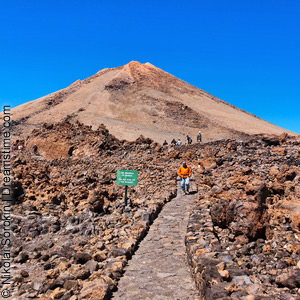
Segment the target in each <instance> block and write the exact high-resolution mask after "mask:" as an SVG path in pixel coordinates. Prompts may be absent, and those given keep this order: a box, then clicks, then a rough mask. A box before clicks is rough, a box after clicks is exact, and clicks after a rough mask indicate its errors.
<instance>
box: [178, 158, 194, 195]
mask: <svg viewBox="0 0 300 300" xmlns="http://www.w3.org/2000/svg"><path fill="white" fill-rule="evenodd" d="M178 175H179V176H180V178H181V182H180V183H181V189H182V191H183V192H184V193H185V194H189V189H190V177H191V175H192V169H191V168H190V167H188V166H187V164H186V162H185V161H184V162H183V163H182V166H180V167H179V169H178ZM185 188H186V189H185Z"/></svg>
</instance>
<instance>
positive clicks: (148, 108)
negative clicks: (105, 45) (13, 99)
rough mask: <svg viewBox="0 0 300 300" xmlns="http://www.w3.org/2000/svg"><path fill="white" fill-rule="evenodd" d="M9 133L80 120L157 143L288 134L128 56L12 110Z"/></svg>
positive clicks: (125, 136)
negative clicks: (128, 59) (199, 135)
mask: <svg viewBox="0 0 300 300" xmlns="http://www.w3.org/2000/svg"><path fill="white" fill-rule="evenodd" d="M12 118H13V120H14V129H15V136H23V137H25V136H27V135H28V134H29V133H30V132H31V130H32V129H34V128H38V127H40V126H41V125H42V124H43V123H53V122H59V121H62V120H69V121H70V122H75V121H77V120H78V121H80V122H81V123H84V124H86V125H91V126H92V128H93V129H96V128H97V127H98V126H99V125H100V124H104V125H105V126H106V127H107V128H108V129H109V131H110V132H111V133H112V134H113V135H115V136H116V137H117V138H119V139H127V140H134V139H136V138H137V137H139V136H140V135H144V136H146V137H150V138H152V139H154V140H155V141H158V142H162V141H164V140H165V139H166V140H168V141H170V140H171V139H172V138H175V139H178V138H181V139H184V140H185V136H186V135H187V134H188V135H190V136H192V137H193V138H194V140H195V137H196V134H197V133H198V131H199V130H201V132H202V135H203V137H204V141H209V140H218V139H222V138H235V137H239V136H242V135H245V134H258V133H265V134H281V133H284V132H285V133H288V134H292V135H294V133H292V132H289V131H287V130H285V129H282V128H280V127H278V126H275V125H273V124H271V123H269V122H267V121H264V120H262V119H260V118H258V117H256V116H254V115H253V114H250V113H248V112H246V111H243V110H241V109H239V108H237V107H234V106H233V105H231V104H229V103H226V102H225V101H222V100H220V99H218V98H216V97H214V96H212V95H210V94H209V93H207V92H205V91H203V90H201V89H199V88H196V87H194V86H192V85H190V84H188V83H186V82H184V81H182V80H180V79H178V78H176V77H174V76H172V75H170V74H169V73H167V72H164V71H163V70H161V69H159V68H157V67H155V66H153V65H152V64H150V63H145V64H141V63H139V62H135V61H132V62H130V63H129V64H127V65H125V66H122V67H118V68H111V69H103V70H101V71H99V72H98V73H97V74H95V75H94V76H92V77H89V78H87V79H85V80H82V81H81V80H78V81H76V82H74V83H73V84H71V85H70V86H69V87H67V88H65V89H62V90H60V91H57V92H55V93H52V94H50V95H47V96H44V97H42V98H39V99H37V100H34V101H31V102H28V103H25V104H22V105H20V106H18V107H16V108H14V109H12Z"/></svg>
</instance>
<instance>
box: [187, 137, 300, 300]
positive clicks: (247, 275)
mask: <svg viewBox="0 0 300 300" xmlns="http://www.w3.org/2000/svg"><path fill="white" fill-rule="evenodd" d="M299 144H300V140H299V139H294V138H289V137H287V136H285V135H283V136H280V137H275V136H272V137H271V136H269V137H267V136H253V137H250V138H248V139H246V140H244V141H230V140H227V141H222V142H216V143H211V144H207V145H205V146H204V147H203V149H201V150H200V151H199V150H198V151H196V154H197V155H198V157H199V159H200V160H201V161H202V163H203V164H204V166H205V167H206V168H205V170H203V169H202V168H200V169H199V172H198V176H197V177H196V178H197V183H198V187H199V192H198V193H199V195H198V196H197V197H198V198H199V203H198V207H197V208H196V209H195V210H194V212H193V214H192V215H191V218H190V224H189V226H188V234H187V238H186V244H187V251H188V257H189V261H190V264H191V266H192V269H193V274H194V278H195V280H196V284H197V286H198V288H199V291H200V294H201V296H202V297H203V299H270V300H271V299H281V300H283V299H289V300H291V299H300V295H299V294H300V280H299V278H300V277H299V276H300V219H299V217H300V211H299V205H300V199H299V196H300V176H299V175H300V153H299Z"/></svg>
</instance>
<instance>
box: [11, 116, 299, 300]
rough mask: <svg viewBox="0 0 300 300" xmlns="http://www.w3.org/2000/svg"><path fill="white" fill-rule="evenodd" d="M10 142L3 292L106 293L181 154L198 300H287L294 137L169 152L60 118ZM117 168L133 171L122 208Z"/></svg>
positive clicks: (293, 259) (293, 221)
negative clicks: (11, 191) (190, 173)
mask: <svg viewBox="0 0 300 300" xmlns="http://www.w3.org/2000/svg"><path fill="white" fill-rule="evenodd" d="M17 143H24V145H25V149H24V150H23V151H13V171H14V178H15V182H14V186H15V195H16V202H15V204H14V206H13V222H12V223H13V228H12V229H13V232H14V239H13V255H14V259H13V263H14V264H15V269H16V274H15V276H14V281H13V283H12V288H13V289H14V291H15V294H14V295H15V299H24V300H25V299H49V300H50V299H72V300H79V299H109V298H110V295H111V293H112V291H113V290H115V289H116V286H117V282H118V279H119V278H120V277H121V276H122V273H123V269H124V267H125V265H126V263H127V261H128V259H130V258H131V256H132V255H133V254H134V252H135V250H136V248H137V246H138V243H139V242H140V241H141V240H142V239H143V237H144V236H145V235H146V233H147V231H148V229H149V226H150V224H151V223H152V221H153V220H154V219H155V217H156V216H157V215H158V214H159V212H160V210H161V209H162V207H163V206H164V204H165V203H167V202H169V201H171V200H172V199H173V198H174V197H175V196H176V193H177V186H176V177H177V176H176V171H177V168H178V166H179V164H180V163H181V162H182V160H183V159H184V160H187V161H188V162H189V164H190V165H191V166H192V168H193V170H194V178H195V182H196V184H197V187H198V192H197V193H196V194H195V197H196V206H195V207H194V209H193V210H192V213H191V215H190V218H189V221H188V227H187V234H186V239H185V240H186V250H187V257H188V261H189V263H190V266H191V270H192V272H191V273H192V275H193V278H194V280H195V283H196V286H197V288H198V290H199V293H200V295H201V297H202V298H203V299H256V300H258V299H282V300H283V299H288V300H291V299H299V297H298V296H297V295H298V294H299V288H300V282H299V278H300V276H299V273H300V232H299V229H300V225H299V224H300V200H299V196H300V179H299V178H300V177H299V175H300V169H299V165H300V153H299V144H300V140H299V138H296V137H289V136H287V135H281V136H280V137H278V136H263V135H256V136H249V137H243V138H242V139H234V140H233V139H231V140H221V141H218V142H210V143H206V144H203V145H195V144H192V145H189V146H181V147H175V148H173V147H162V146H161V145H160V144H158V143H156V142H154V141H152V140H151V139H148V138H144V137H140V138H138V139H137V140H136V141H133V142H128V141H125V140H119V139H117V138H115V137H114V136H113V135H111V134H110V133H109V131H108V130H107V129H106V128H105V127H104V126H103V125H101V126H99V127H98V129H97V130H92V128H91V127H90V126H86V125H83V124H81V123H79V122H77V123H75V124H72V123H70V122H68V121H64V122H60V123H54V124H44V125H43V126H42V127H41V128H40V129H36V130H34V131H33V132H32V133H31V134H30V135H29V136H28V137H27V138H26V139H25V140H23V141H21V140H20V141H18V142H17ZM34 145H37V153H34V152H33V146H34ZM198 163H201V165H200V167H198ZM117 169H131V170H137V171H138V172H139V178H138V180H139V183H138V185H137V186H136V187H130V188H129V198H130V200H129V205H128V206H127V207H124V203H123V202H124V200H123V197H124V187H123V186H117V185H116V183H115V181H116V172H117ZM297 297H298V298H297Z"/></svg>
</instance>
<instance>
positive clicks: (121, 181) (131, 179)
mask: <svg viewBox="0 0 300 300" xmlns="http://www.w3.org/2000/svg"><path fill="white" fill-rule="evenodd" d="M137 180H138V171H131V170H118V171H117V184H118V185H137Z"/></svg>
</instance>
